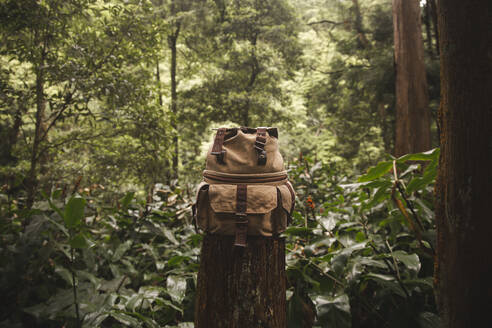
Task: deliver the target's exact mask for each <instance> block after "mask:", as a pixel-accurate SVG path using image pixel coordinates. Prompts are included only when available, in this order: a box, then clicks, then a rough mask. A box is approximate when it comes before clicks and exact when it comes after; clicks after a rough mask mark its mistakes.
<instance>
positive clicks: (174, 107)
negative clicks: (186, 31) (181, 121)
mask: <svg viewBox="0 0 492 328" xmlns="http://www.w3.org/2000/svg"><path fill="white" fill-rule="evenodd" d="M173 5H174V3H173ZM173 7H174V6H173ZM171 11H172V12H173V14H175V13H174V10H171ZM180 27H181V24H180V22H179V21H178V22H176V26H175V27H174V31H173V32H172V34H171V35H169V37H168V42H169V48H170V49H171V112H172V113H173V117H172V120H171V126H172V128H173V130H174V136H173V146H174V147H173V148H174V152H173V156H172V170H173V178H174V179H177V178H178V158H179V147H178V146H179V145H178V135H179V131H178V118H177V116H178V93H177V91H176V87H177V83H176V59H177V42H178V37H179V30H180Z"/></svg>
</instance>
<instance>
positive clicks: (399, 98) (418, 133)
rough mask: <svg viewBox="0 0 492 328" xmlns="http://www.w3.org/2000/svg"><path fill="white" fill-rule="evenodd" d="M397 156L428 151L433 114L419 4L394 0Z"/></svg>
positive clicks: (414, 0) (412, 1)
mask: <svg viewBox="0 0 492 328" xmlns="http://www.w3.org/2000/svg"><path fill="white" fill-rule="evenodd" d="M393 29H394V41H395V69H396V129H395V130H396V136H395V155H396V156H401V155H403V154H408V153H414V152H420V151H425V150H429V148H430V147H431V136H430V110H429V95H428V90H427V78H426V75H425V66H424V48H423V41H422V32H421V22H420V7H419V1H418V0H393Z"/></svg>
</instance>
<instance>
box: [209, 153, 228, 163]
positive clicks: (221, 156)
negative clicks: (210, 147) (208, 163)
mask: <svg viewBox="0 0 492 328" xmlns="http://www.w3.org/2000/svg"><path fill="white" fill-rule="evenodd" d="M225 153H226V151H225V150H221V151H220V152H219V151H213V152H211V154H212V155H215V157H216V158H217V162H219V163H220V164H224V155H225Z"/></svg>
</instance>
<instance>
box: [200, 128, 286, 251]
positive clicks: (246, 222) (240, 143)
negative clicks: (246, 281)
mask: <svg viewBox="0 0 492 328" xmlns="http://www.w3.org/2000/svg"><path fill="white" fill-rule="evenodd" d="M294 201H295V194H294V189H293V188H292V185H291V184H290V182H289V181H288V178H287V171H286V170H285V168H284V162H283V159H282V155H281V154H280V152H279V150H278V131H277V129H276V128H256V129H252V128H244V127H241V128H220V129H218V130H217V134H216V135H215V139H214V142H213V144H212V146H211V147H210V149H209V151H208V153H207V162H206V169H205V170H204V171H203V181H202V182H201V183H200V184H199V185H198V189H197V195H196V203H195V204H194V205H193V216H194V221H195V223H196V224H197V225H198V227H199V228H201V229H202V230H203V231H204V232H205V233H211V234H219V235H235V242H234V245H235V246H242V247H244V246H246V236H247V235H257V236H258V235H260V236H277V235H278V234H280V233H282V232H283V231H284V230H285V229H286V227H287V224H288V223H289V222H290V218H291V214H292V211H293V210H294Z"/></svg>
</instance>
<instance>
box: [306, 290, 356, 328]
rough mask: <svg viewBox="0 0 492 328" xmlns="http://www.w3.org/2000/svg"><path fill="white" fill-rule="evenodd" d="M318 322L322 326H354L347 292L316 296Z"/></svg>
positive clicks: (343, 327)
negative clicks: (336, 294)
mask: <svg viewBox="0 0 492 328" xmlns="http://www.w3.org/2000/svg"><path fill="white" fill-rule="evenodd" d="M314 303H315V304H316V312H317V318H318V319H317V324H318V325H321V327H337V328H350V327H352V319H351V314H350V300H349V297H348V296H347V295H346V294H342V295H340V296H337V297H328V296H318V297H316V298H315V300H314Z"/></svg>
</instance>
